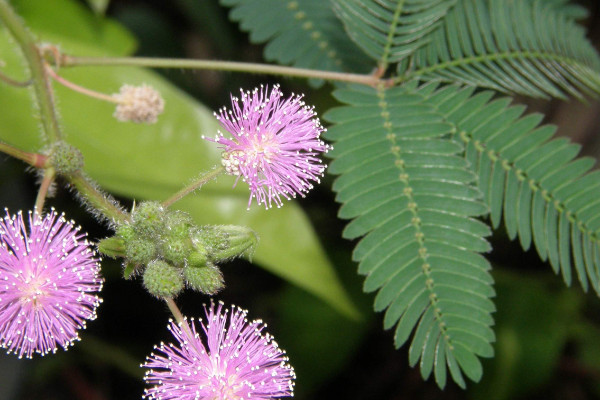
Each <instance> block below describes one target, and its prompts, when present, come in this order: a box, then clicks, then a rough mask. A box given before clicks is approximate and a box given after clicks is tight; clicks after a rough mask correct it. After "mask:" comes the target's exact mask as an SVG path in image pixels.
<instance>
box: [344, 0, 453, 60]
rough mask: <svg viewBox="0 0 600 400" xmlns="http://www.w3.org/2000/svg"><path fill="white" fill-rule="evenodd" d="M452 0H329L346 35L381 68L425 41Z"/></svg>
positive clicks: (399, 58) (409, 52)
mask: <svg viewBox="0 0 600 400" xmlns="http://www.w3.org/2000/svg"><path fill="white" fill-rule="evenodd" d="M455 2H456V0H333V3H334V7H335V11H336V13H337V14H338V15H339V16H340V18H341V20H342V21H343V22H344V26H345V27H346V31H347V32H348V35H349V36H350V37H351V38H352V39H353V40H354V41H355V42H356V43H357V44H358V45H359V46H360V47H361V48H362V49H363V50H364V51H365V52H366V53H367V54H368V55H369V56H370V57H372V58H374V59H375V60H377V61H378V62H379V65H380V66H381V67H383V68H385V67H386V66H387V65H388V64H389V63H395V62H398V61H400V60H402V59H403V58H405V57H407V56H408V55H410V54H412V53H413V52H414V51H415V50H416V49H418V48H419V47H421V46H423V45H424V44H425V43H427V39H426V35H427V34H428V33H429V32H431V31H433V30H435V29H436V28H437V27H438V26H439V20H440V19H441V18H442V17H444V15H446V13H447V12H448V9H449V8H450V7H451V6H452V5H453V4H454V3H455Z"/></svg>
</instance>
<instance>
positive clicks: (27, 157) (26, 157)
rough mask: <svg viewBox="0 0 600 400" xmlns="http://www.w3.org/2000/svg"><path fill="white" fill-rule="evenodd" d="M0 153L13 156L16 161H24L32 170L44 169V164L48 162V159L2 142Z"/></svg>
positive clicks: (0, 143)
mask: <svg viewBox="0 0 600 400" xmlns="http://www.w3.org/2000/svg"><path fill="white" fill-rule="evenodd" d="M0 152H2V153H4V154H8V155H9V156H13V157H14V158H16V159H18V160H21V161H25V162H26V163H27V164H29V165H31V166H32V167H34V168H44V167H46V162H47V160H48V157H46V156H45V155H43V154H39V153H29V152H27V151H23V150H21V149H18V148H16V147H13V146H11V145H9V144H7V143H2V142H0Z"/></svg>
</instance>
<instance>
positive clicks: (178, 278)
mask: <svg viewBox="0 0 600 400" xmlns="http://www.w3.org/2000/svg"><path fill="white" fill-rule="evenodd" d="M144 286H145V287H146V289H147V290H148V292H150V294H153V295H154V296H156V297H175V296H176V295H177V294H178V293H179V292H181V290H182V289H183V286H184V283H183V276H182V275H181V268H177V267H174V266H172V265H169V264H167V263H166V262H164V261H162V260H154V261H151V262H150V263H149V264H148V266H147V267H146V270H145V271H144Z"/></svg>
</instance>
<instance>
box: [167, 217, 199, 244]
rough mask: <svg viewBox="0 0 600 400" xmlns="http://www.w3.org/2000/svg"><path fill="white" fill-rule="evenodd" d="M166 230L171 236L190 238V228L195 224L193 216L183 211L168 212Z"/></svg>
mask: <svg viewBox="0 0 600 400" xmlns="http://www.w3.org/2000/svg"><path fill="white" fill-rule="evenodd" d="M165 225H166V231H167V233H166V234H167V235H168V236H169V237H171V238H177V239H189V237H190V229H191V228H192V227H193V226H194V221H193V220H192V217H191V216H190V215H189V214H188V213H186V212H183V211H171V212H167V214H166V221H165Z"/></svg>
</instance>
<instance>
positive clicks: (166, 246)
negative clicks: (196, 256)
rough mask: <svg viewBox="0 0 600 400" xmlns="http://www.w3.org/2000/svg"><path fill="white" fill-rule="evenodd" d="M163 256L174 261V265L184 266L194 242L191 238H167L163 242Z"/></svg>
mask: <svg viewBox="0 0 600 400" xmlns="http://www.w3.org/2000/svg"><path fill="white" fill-rule="evenodd" d="M161 248H162V255H163V257H164V258H165V259H166V260H168V261H170V262H171V263H173V265H179V266H183V264H185V261H186V260H187V258H188V255H189V254H190V251H191V250H192V244H191V242H190V240H189V239H183V240H182V239H173V238H170V237H169V238H167V240H166V241H165V242H163V243H162V246H161Z"/></svg>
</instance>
